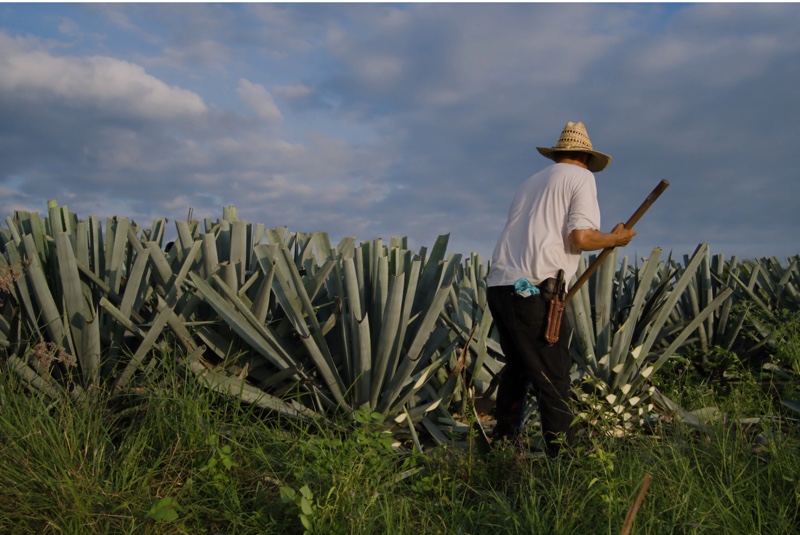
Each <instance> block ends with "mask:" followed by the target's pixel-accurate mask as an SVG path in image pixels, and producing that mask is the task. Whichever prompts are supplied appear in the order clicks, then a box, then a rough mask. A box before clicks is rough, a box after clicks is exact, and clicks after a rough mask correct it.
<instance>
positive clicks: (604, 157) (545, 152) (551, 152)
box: [536, 147, 611, 173]
mask: <svg viewBox="0 0 800 535" xmlns="http://www.w3.org/2000/svg"><path fill="white" fill-rule="evenodd" d="M536 150H538V151H539V154H541V155H542V156H544V157H545V158H549V159H551V160H554V161H555V156H556V154H557V153H559V152H585V153H587V154H590V155H591V156H592V157H591V158H589V161H588V162H587V163H586V166H587V167H588V168H589V171H591V172H592V173H599V172H600V171H602V170H603V169H605V168H606V167H608V164H609V163H611V156H609V155H608V154H604V153H602V152H598V151H596V150H586V149H578V148H574V149H566V148H555V147H536Z"/></svg>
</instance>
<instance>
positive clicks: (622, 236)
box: [569, 223, 636, 251]
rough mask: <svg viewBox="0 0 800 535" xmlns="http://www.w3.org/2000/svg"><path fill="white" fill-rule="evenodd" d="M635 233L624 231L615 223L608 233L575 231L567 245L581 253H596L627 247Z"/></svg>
mask: <svg viewBox="0 0 800 535" xmlns="http://www.w3.org/2000/svg"><path fill="white" fill-rule="evenodd" d="M634 236H636V231H635V230H633V229H626V228H625V225H624V224H622V223H617V224H616V225H615V226H614V229H613V230H612V231H611V232H609V233H603V232H600V231H599V230H592V229H575V230H573V231H572V232H570V234H569V244H570V245H571V246H573V247H574V248H576V249H580V250H581V251H596V250H597V249H606V248H608V247H624V246H626V245H628V244H629V243H630V242H631V240H632V239H633V237H634Z"/></svg>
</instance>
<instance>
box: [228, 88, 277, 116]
mask: <svg viewBox="0 0 800 535" xmlns="http://www.w3.org/2000/svg"><path fill="white" fill-rule="evenodd" d="M236 93H237V94H238V95H239V98H240V99H242V101H243V102H244V103H245V104H246V105H247V107H248V108H250V110H252V111H253V113H255V114H256V116H257V117H259V118H260V119H263V120H264V121H266V122H268V123H274V122H280V121H282V120H283V115H281V112H280V110H279V109H278V106H277V105H276V104H275V100H274V99H273V98H272V95H270V94H269V91H267V90H266V89H265V88H264V86H263V85H261V84H254V83H252V82H250V81H249V80H245V79H241V80H239V86H238V87H237V88H236Z"/></svg>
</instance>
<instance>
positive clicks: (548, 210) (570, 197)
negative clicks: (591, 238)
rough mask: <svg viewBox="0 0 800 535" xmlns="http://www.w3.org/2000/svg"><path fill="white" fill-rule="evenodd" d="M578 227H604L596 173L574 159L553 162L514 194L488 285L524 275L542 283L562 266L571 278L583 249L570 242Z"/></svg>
mask: <svg viewBox="0 0 800 535" xmlns="http://www.w3.org/2000/svg"><path fill="white" fill-rule="evenodd" d="M575 229H593V230H599V229H600V206H599V205H598V203H597V185H596V184H595V181H594V175H593V174H592V172H591V171H589V170H587V169H584V168H582V167H579V166H577V165H573V164H567V163H556V164H553V165H550V166H549V167H546V168H545V169H543V170H542V171H540V172H538V173H536V174H535V175H533V176H532V177H530V178H529V179H528V180H526V181H525V182H524V183H523V184H522V185H521V186H520V187H519V189H518V190H517V193H516V194H515V195H514V200H513V201H512V203H511V208H510V209H509V211H508V220H507V221H506V226H505V228H504V229H503V233H502V234H501V236H500V240H499V241H498V242H497V246H496V247H495V249H494V254H493V255H492V265H491V268H490V269H489V274H488V275H487V277H486V284H487V286H505V285H513V284H514V283H515V282H516V281H517V279H520V278H526V279H528V280H529V281H531V283H533V284H540V283H541V282H542V281H544V280H545V279H547V278H549V277H555V276H556V275H557V274H558V270H559V269H563V270H564V274H565V276H566V280H567V281H569V280H570V279H571V278H572V277H573V276H574V275H575V272H576V271H577V270H578V263H579V262H580V258H581V254H582V252H581V251H580V250H579V249H575V248H574V247H572V246H571V245H570V244H569V239H568V237H569V234H570V232H572V231H573V230H575Z"/></svg>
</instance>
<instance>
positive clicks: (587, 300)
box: [567, 244, 732, 429]
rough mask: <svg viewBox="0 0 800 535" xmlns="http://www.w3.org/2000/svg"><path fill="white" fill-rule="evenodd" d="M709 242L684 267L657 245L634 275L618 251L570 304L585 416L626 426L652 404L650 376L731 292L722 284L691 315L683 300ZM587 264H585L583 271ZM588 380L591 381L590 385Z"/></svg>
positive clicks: (646, 412) (573, 349)
mask: <svg viewBox="0 0 800 535" xmlns="http://www.w3.org/2000/svg"><path fill="white" fill-rule="evenodd" d="M707 249H708V246H707V245H705V244H701V245H700V246H699V247H698V249H697V251H696V252H695V254H694V255H693V256H692V258H691V259H690V260H689V261H688V262H687V264H686V266H685V269H674V268H671V266H670V261H669V260H668V261H667V262H661V261H660V256H661V250H660V249H659V248H656V249H654V250H653V251H652V253H651V255H650V257H649V258H647V259H646V260H644V262H643V264H642V265H641V266H635V267H634V268H633V270H632V271H633V276H631V277H625V270H626V268H627V258H625V259H623V261H622V263H621V267H620V268H619V270H615V269H614V268H615V266H616V261H617V259H616V252H615V253H614V254H612V255H611V258H610V260H611V261H610V262H609V261H606V262H605V263H604V264H603V265H602V266H601V267H600V269H599V270H598V271H597V272H596V274H595V275H594V277H595V281H594V283H593V284H590V285H586V286H584V287H583V288H581V290H580V291H579V292H578V294H576V296H575V298H574V299H573V300H572V301H570V303H569V305H568V306H567V313H568V314H569V318H570V322H571V324H572V327H573V338H572V343H571V346H570V349H571V353H572V355H573V358H574V360H575V361H576V362H577V363H578V368H577V370H576V372H577V373H576V379H578V380H579V381H580V383H579V385H578V386H577V387H576V388H575V391H576V393H577V394H578V396H579V399H580V401H581V402H583V403H584V407H585V408H586V410H584V411H582V412H581V415H582V416H583V417H585V418H594V417H596V416H597V415H601V416H602V417H603V418H604V419H605V420H606V423H611V424H612V426H614V427H618V428H623V429H624V428H626V427H630V426H631V425H633V423H634V422H639V421H641V420H643V419H644V418H646V417H647V416H649V415H650V414H651V413H652V411H653V406H652V403H651V402H650V397H651V395H652V394H653V392H654V387H653V386H652V385H651V384H650V382H649V379H650V378H651V377H652V376H653V374H654V373H656V372H657V371H658V370H659V369H660V368H661V367H662V366H663V365H664V364H665V363H666V362H667V360H668V359H670V358H672V357H673V356H674V355H676V354H677V353H678V351H679V350H680V348H681V347H683V346H684V345H685V344H686V343H687V340H688V339H689V337H690V335H691V334H692V333H693V332H695V331H696V330H697V329H698V328H699V327H700V326H701V325H704V324H705V322H707V321H708V319H709V318H710V317H711V316H712V314H714V312H715V311H717V310H718V309H719V307H720V306H722V304H723V303H725V302H726V300H728V299H729V297H730V295H731V293H732V290H731V289H730V288H726V289H723V290H721V291H720V292H719V293H718V295H717V296H716V297H715V298H714V299H712V300H711V301H710V302H709V303H708V304H707V305H706V306H705V307H703V308H702V309H701V310H698V312H697V313H696V314H694V315H692V316H685V315H683V314H681V313H680V311H678V312H677V313H676V306H677V305H678V302H679V300H680V299H681V297H682V296H683V294H684V292H685V291H686V289H687V287H688V286H689V285H690V284H692V283H693V281H694V280H695V278H696V277H697V274H696V273H697V269H698V266H700V264H701V263H702V262H703V260H704V259H705V258H706V252H707ZM583 269H584V267H583V264H582V266H581V268H579V271H578V274H577V276H580V274H581V273H582V271H583ZM587 386H588V389H587Z"/></svg>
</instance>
